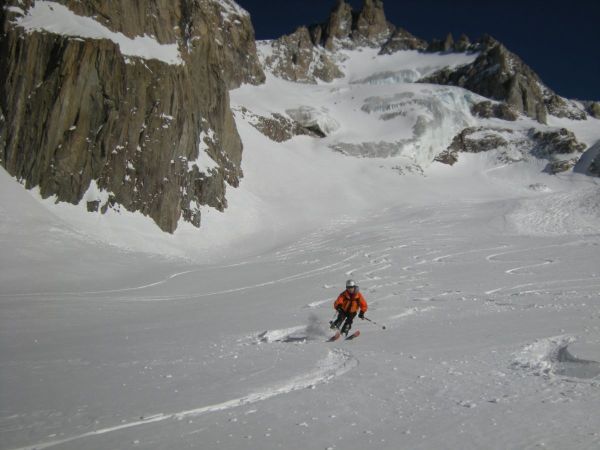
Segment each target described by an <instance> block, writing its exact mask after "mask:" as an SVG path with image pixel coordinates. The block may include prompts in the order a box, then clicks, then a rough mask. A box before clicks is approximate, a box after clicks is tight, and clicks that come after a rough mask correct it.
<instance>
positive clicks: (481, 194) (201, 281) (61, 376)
mask: <svg viewBox="0 0 600 450" xmlns="http://www.w3.org/2000/svg"><path fill="white" fill-rule="evenodd" d="M365 55H367V56H368V57H369V58H371V56H372V55H370V54H369V53H368V52H366V53H363V54H362V55H358V56H356V55H355V56H356V57H357V58H360V57H364V56H365ZM401 56H402V55H400V56H398V58H401ZM404 56H405V57H406V61H407V63H406V67H404V66H402V65H400V66H399V65H398V64H400V62H401V61H400V62H398V61H396V63H395V64H390V63H389V60H388V59H386V60H385V61H384V62H382V63H381V65H380V66H377V64H376V63H377V61H376V60H373V62H372V63H371V65H370V66H365V64H360V61H359V60H355V59H352V58H350V59H348V61H347V67H348V68H352V67H356V68H361V70H362V72H359V71H358V69H357V72H355V73H352V71H349V75H348V77H347V79H345V80H339V81H337V82H335V83H332V84H328V85H325V84H320V85H316V86H309V85H294V84H292V83H287V82H284V81H281V80H277V79H274V78H273V77H270V78H269V80H268V82H267V83H266V84H265V85H263V86H257V87H255V86H244V87H242V88H240V89H238V90H236V91H234V92H232V106H233V108H234V110H235V111H236V120H237V125H238V129H239V131H240V135H241V136H242V140H243V142H244V146H245V150H244V161H243V170H244V174H245V177H244V179H243V180H242V183H241V186H240V188H239V189H232V188H229V189H228V200H229V208H228V209H227V211H226V212H225V213H224V214H223V213H219V212H216V211H214V210H211V209H209V208H204V209H203V224H202V229H201V230H200V231H198V230H195V229H193V228H192V227H191V226H186V225H185V224H183V223H182V224H181V226H180V227H179V229H178V230H177V232H176V233H175V234H174V235H165V234H162V233H160V231H159V229H158V228H157V227H156V226H155V225H154V224H153V223H152V222H151V221H150V220H148V219H147V218H145V217H143V216H141V215H136V214H132V213H127V212H126V211H121V212H120V213H119V212H117V211H109V213H107V214H106V215H98V214H89V213H86V212H84V210H85V207H84V206H74V205H65V204H55V203H54V200H53V199H46V200H41V199H40V198H39V195H38V194H37V193H36V191H35V190H34V191H26V190H24V189H23V187H22V186H21V185H20V184H18V183H17V182H16V181H15V180H13V179H12V178H10V177H9V176H8V174H7V173H6V172H4V171H3V170H0V242H1V245H2V252H1V254H0V255H1V256H0V306H1V308H2V314H1V315H0V355H1V362H0V447H1V448H3V449H7V450H8V449H11V450H12V449H34V448H35V449H44V448H60V449H77V450H86V449H90V450H91V449H94V450H95V449H138V448H139V449H183V448H202V449H209V448H210V449H213V448H215V449H217V448H219V449H220V448H223V449H265V450H269V449H281V448H283V449H323V450H324V449H345V450H350V449H357V450H358V449H367V448H368V449H398V448H402V449H458V448H461V449H481V448H489V449H507V448H515V449H516V448H519V449H523V448H553V449H561V448H569V449H597V448H599V447H600V416H599V415H598V406H599V405H600V363H599V362H600V301H599V300H600V203H599V202H600V200H599V199H600V186H599V181H598V179H597V178H592V177H587V176H584V175H581V174H578V173H572V172H569V173H566V174H562V175H558V176H551V175H548V174H546V173H544V172H543V169H544V167H545V164H546V162H545V161H541V160H536V159H535V158H526V159H524V160H522V161H519V162H516V163H507V162H506V161H505V160H503V159H502V158H501V156H502V155H501V152H499V151H491V152H488V153H481V154H469V155H467V154H461V155H460V157H459V161H458V163H457V164H455V165H454V166H452V167H450V166H446V165H442V164H440V163H435V162H433V156H434V155H435V154H436V153H439V151H441V150H443V149H444V148H445V147H444V145H446V146H447V144H448V143H449V140H451V138H452V136H453V135H454V133H455V132H457V131H459V130H460V129H461V128H462V127H463V126H467V125H469V124H478V123H481V122H482V119H475V118H473V117H472V116H471V114H470V112H469V104H470V102H471V101H473V100H474V99H475V96H474V94H470V93H468V92H467V91H464V90H461V89H459V88H448V87H436V86H430V85H414V84H410V83H406V81H413V80H412V79H411V78H410V77H408V78H402V77H399V76H398V77H391V79H392V80H393V81H394V82H393V83H391V84H382V83H381V82H380V81H381V80H383V79H384V78H385V77H380V76H378V77H375V78H371V80H375V79H376V80H377V82H373V83H351V81H357V80H364V79H366V78H368V77H369V76H372V75H374V74H381V73H385V72H390V71H396V72H398V71H400V70H401V69H403V67H404V68H405V69H407V70H408V69H410V70H417V69H419V67H421V68H427V70H432V69H431V68H432V67H434V66H435V64H438V65H439V64H441V65H446V64H449V62H448V61H445V60H444V61H441V62H440V60H439V59H438V60H436V59H435V58H433V57H431V55H429V56H428V60H427V61H423V62H422V64H421V63H419V64H417V63H413V62H414V61H415V58H417V55H416V54H413V52H406V55H404ZM434 56H435V55H434ZM446 56H448V55H446ZM440 58H441V57H440ZM461 58H463V59H464V58H467V56H465V55H463V56H461ZM409 61H413V62H411V63H410V64H409ZM458 62H460V61H458ZM458 62H457V63H458ZM363 63H364V61H363ZM463 63H464V62H463ZM411 64H412V65H411ZM365 67H370V68H371V70H370V72H369V73H367V72H366V71H365V70H364V68H365ZM417 71H419V73H421V72H426V70H425V69H423V70H420V69H419V70H417ZM388 78H389V77H388ZM475 100H476V99H475ZM390 105H392V106H390ZM393 105H396V106H393ZM378 106H381V108H380V109H381V111H376V109H377V108H376V107H378ZM242 107H245V108H248V109H249V110H251V111H252V112H253V113H256V114H260V115H265V116H266V115H269V114H271V113H275V112H277V113H281V114H285V111H286V110H289V109H299V108H302V107H311V108H313V110H314V111H317V112H318V114H319V117H318V119H319V120H322V121H325V122H322V123H327V124H330V125H331V124H333V123H334V122H332V121H328V118H327V117H324V116H321V114H325V113H327V114H329V115H330V118H331V119H332V120H334V121H335V123H337V124H338V125H339V127H335V126H332V127H330V128H329V129H330V131H331V133H330V134H329V135H327V136H326V137H325V138H323V139H317V138H309V137H306V136H300V137H295V138H293V139H291V140H289V141H287V142H284V143H275V142H273V141H270V140H269V139H268V138H266V137H265V136H263V135H262V134H261V133H259V132H258V131H257V130H256V129H255V128H254V127H253V126H252V125H251V124H250V123H249V122H247V121H245V120H244V119H243V117H242V115H241V114H240V113H239V111H240V110H241V108H242ZM323 108H325V109H323ZM384 109H385V111H387V112H393V113H401V114H398V115H395V116H394V117H392V118H386V119H382V118H381V117H380V114H381V113H382V111H383V110H384ZM300 110H301V111H303V112H306V111H311V110H309V109H306V108H305V109H300ZM449 111H452V113H450V112H449ZM419 117H423V119H419ZM492 122H493V121H492ZM418 123H420V125H419V126H417V127H415V125H416V124H418ZM598 123H600V122H599V121H595V120H592V119H590V120H589V121H586V123H577V124H574V125H573V129H575V132H576V133H577V135H578V136H580V138H581V139H582V140H583V141H584V142H586V143H587V144H588V145H590V146H591V145H592V144H593V143H594V142H596V141H598V140H600V127H598ZM561 124H562V126H566V125H565V124H566V121H562V122H561ZM553 125H554V124H553ZM510 126H513V127H515V128H524V127H528V126H531V122H530V121H528V120H527V119H520V120H519V121H518V122H516V123H513V124H512V125H510ZM382 142H383V143H384V144H389V143H393V142H401V144H399V145H397V146H396V147H394V149H395V151H396V152H388V153H385V152H384V153H378V152H381V151H383V150H382V149H384V150H385V148H391V147H389V146H388V147H386V145H383V144H381V143H382ZM342 144H344V145H346V147H342V148H345V149H349V148H351V147H349V145H350V144H352V145H359V144H360V145H362V144H365V145H363V146H362V147H361V148H367V149H369V152H370V151H371V150H372V151H374V152H375V153H369V154H368V155H354V156H351V155H350V154H349V153H348V152H346V153H344V152H343V151H340V150H339V149H336V145H337V146H339V145H342ZM367 144H368V145H367ZM354 148H356V147H354ZM417 167H418V170H417V169H416V168H417ZM411 168H414V169H415V170H414V171H412V172H411V170H410V169H411ZM347 278H353V279H355V280H357V281H358V282H359V284H360V287H361V291H362V292H363V294H364V295H365V297H366V300H367V301H368V303H369V311H368V313H367V317H369V318H370V319H372V320H373V321H375V322H376V324H374V323H369V322H367V321H361V320H359V319H357V320H356V321H355V328H356V329H359V330H360V331H361V336H360V337H359V338H358V339H356V340H353V341H338V342H335V343H329V342H326V341H327V339H328V337H329V336H330V335H331V331H330V330H328V321H329V320H331V319H332V318H333V309H332V303H333V301H334V299H335V297H336V296H337V295H338V294H339V292H340V291H341V290H342V289H343V285H344V282H345V280H346V279H347ZM383 326H385V327H386V329H385V330H384V329H383V328H382V327H383Z"/></svg>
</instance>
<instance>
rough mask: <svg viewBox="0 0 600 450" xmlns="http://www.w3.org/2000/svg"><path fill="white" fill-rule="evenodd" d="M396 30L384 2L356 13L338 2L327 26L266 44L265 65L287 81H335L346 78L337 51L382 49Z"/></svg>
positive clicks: (370, 1)
mask: <svg viewBox="0 0 600 450" xmlns="http://www.w3.org/2000/svg"><path fill="white" fill-rule="evenodd" d="M394 30H395V27H394V26H393V25H392V24H390V23H389V22H387V20H386V18H385V13H384V10H383V2H382V1H381V0H363V5H362V9H361V10H360V11H359V12H355V11H353V10H352V7H351V6H350V5H349V4H348V3H346V2H345V1H344V0H338V1H337V3H336V5H335V7H334V8H333V9H332V11H331V14H330V16H329V19H328V20H327V21H326V22H325V23H322V24H317V25H312V26H310V27H299V28H298V29H297V30H296V31H294V32H293V33H292V34H289V35H286V36H283V37H281V38H279V39H277V40H274V41H272V42H269V43H266V44H265V45H267V46H268V49H265V50H266V51H265V52H264V54H265V56H264V58H263V63H264V65H265V67H266V68H268V69H269V70H270V71H271V72H272V73H273V74H274V75H276V76H278V77H280V78H283V79H285V80H289V81H299V82H305V83H316V82H317V80H322V81H332V80H334V79H335V78H340V77H343V76H344V74H343V73H342V72H341V71H340V69H339V67H338V65H337V62H338V61H337V55H336V53H335V52H336V50H338V49H340V48H346V49H353V48H357V47H373V48H380V47H381V46H382V45H384V44H385V43H386V42H388V41H389V39H390V37H391V36H392V35H393V33H394ZM415 39H416V38H415Z"/></svg>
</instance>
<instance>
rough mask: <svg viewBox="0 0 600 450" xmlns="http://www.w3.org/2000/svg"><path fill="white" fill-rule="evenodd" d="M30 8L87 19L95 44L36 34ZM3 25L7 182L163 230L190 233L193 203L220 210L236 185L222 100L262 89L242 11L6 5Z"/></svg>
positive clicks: (55, 32) (221, 6)
mask: <svg viewBox="0 0 600 450" xmlns="http://www.w3.org/2000/svg"><path fill="white" fill-rule="evenodd" d="M40 8H46V9H45V10H44V11H42V12H43V13H45V14H52V13H55V12H59V13H61V14H63V15H67V16H68V17H69V18H70V20H71V23H72V24H78V23H80V21H81V19H82V18H84V17H85V18H86V19H85V20H87V21H89V20H92V18H93V20H96V21H97V26H95V27H94V29H95V30H100V35H90V34H86V33H88V31H86V29H87V28H86V27H85V26H83V27H81V28H80V29H78V30H76V31H73V30H72V29H71V30H61V29H57V28H48V29H44V26H43V23H42V24H41V25H40V24H39V23H38V25H37V26H32V25H31V24H32V23H34V24H35V23H36V22H35V20H34V19H35V17H36V14H37V13H39V12H40ZM0 14H1V16H0V20H1V23H2V33H3V37H2V40H1V42H0V82H1V88H0V89H2V95H1V96H0V97H1V98H0V115H1V119H2V120H0V164H2V165H3V166H4V167H5V168H6V170H7V171H8V172H9V173H10V174H11V175H13V176H15V177H17V178H18V179H19V180H21V181H22V182H24V184H25V185H26V187H27V188H33V187H35V186H39V191H40V193H41V195H42V196H43V197H50V196H56V199H57V201H64V202H70V203H74V204H78V203H80V202H82V201H84V202H86V203H87V206H88V209H89V210H100V211H102V212H105V211H107V209H109V208H118V207H120V206H122V207H124V208H125V209H127V210H129V211H135V212H141V213H142V214H144V215H147V216H149V217H151V218H152V219H153V220H154V221H155V222H156V223H157V225H158V226H159V227H160V228H161V229H162V230H164V231H168V232H173V231H174V230H175V229H176V227H177V225H178V222H179V220H180V219H181V218H183V219H184V220H186V221H189V222H191V223H192V224H194V225H196V226H200V206H201V205H208V206H211V207H214V208H217V209H220V210H222V209H224V208H225V207H226V205H227V201H226V198H225V185H226V183H227V184H230V185H232V186H237V185H238V183H239V179H240V177H241V176H242V171H241V157H242V143H241V141H240V138H239V135H238V133H237V130H236V127H235V123H234V120H233V115H232V112H231V110H230V108H229V94H228V89H230V88H232V87H235V86H238V85H239V84H240V83H253V84H257V83H261V82H262V81H263V80H264V74H263V72H262V69H261V67H260V65H259V62H258V58H257V57H256V51H255V43H254V31H253V29H252V25H251V22H250V18H249V16H248V14H247V13H246V12H245V11H244V10H243V9H241V8H240V7H239V6H237V4H235V3H234V2H233V1H231V0H220V1H214V0H204V1H200V2H198V1H192V0H183V1H181V2H172V3H169V2H167V3H164V2H158V1H156V0H140V1H137V2H129V1H125V0H118V1H112V2H96V1H93V0H62V1H61V2H60V3H58V2H57V3H55V2H43V3H42V2H38V3H37V4H36V2H35V1H33V0H26V1H17V0H12V1H11V2H10V4H9V7H7V8H6V9H1V10H0ZM38 22H39V21H38ZM85 23H88V24H89V22H85ZM132 43H133V44H134V45H131V44H132ZM140 47H142V48H143V49H145V50H146V51H145V53H144V52H141V53H140V51H139V48H140Z"/></svg>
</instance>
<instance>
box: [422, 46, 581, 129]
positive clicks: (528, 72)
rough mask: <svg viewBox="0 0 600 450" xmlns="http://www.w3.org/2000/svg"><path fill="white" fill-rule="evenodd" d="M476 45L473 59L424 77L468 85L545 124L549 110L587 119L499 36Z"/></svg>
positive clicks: (465, 86) (440, 82) (425, 79)
mask: <svg viewBox="0 0 600 450" xmlns="http://www.w3.org/2000/svg"><path fill="white" fill-rule="evenodd" d="M446 44H448V42H446ZM448 45H449V44H448ZM443 48H445V46H443ZM443 48H442V49H443ZM472 48H474V49H475V48H476V49H478V51H480V55H479V56H478V57H477V59H476V60H475V61H474V62H473V63H471V64H467V65H465V66H461V67H458V68H456V69H443V70H441V71H439V72H437V73H435V74H433V75H430V76H428V77H426V78H424V79H422V80H420V81H421V82H425V83H436V84H447V85H452V86H460V87H464V88H465V89H468V90H470V91H473V92H475V93H477V94H480V95H483V96H484V97H488V98H491V99H494V100H498V101H503V102H506V103H507V104H508V105H509V106H510V107H511V108H513V109H514V110H515V111H517V112H520V113H523V114H525V115H526V116H529V117H531V118H533V119H535V120H537V121H538V122H540V123H543V124H545V123H546V122H547V114H548V113H549V114H552V115H554V116H558V117H568V118H571V119H578V120H582V119H585V117H586V115H585V112H584V111H582V110H581V109H580V108H578V107H577V105H576V104H574V103H573V102H569V101H567V100H565V99H562V98H561V97H559V96H557V95H556V94H555V93H554V92H552V90H550V89H549V88H548V87H546V86H545V85H544V84H543V83H542V81H541V79H540V78H539V76H538V75H537V74H536V73H535V72H534V71H533V70H532V69H531V68H530V67H529V66H527V65H526V64H525V63H524V62H523V61H522V60H521V59H520V58H519V57H518V56H517V55H515V54H514V53H512V52H510V51H509V50H508V49H507V48H506V47H505V46H504V45H502V44H501V43H499V42H498V41H496V40H495V39H493V38H491V37H490V36H485V37H484V38H482V39H481V40H480V41H479V42H478V44H477V45H476V46H475V47H472ZM430 50H431V49H430Z"/></svg>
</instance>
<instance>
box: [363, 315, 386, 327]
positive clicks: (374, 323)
mask: <svg viewBox="0 0 600 450" xmlns="http://www.w3.org/2000/svg"><path fill="white" fill-rule="evenodd" d="M364 319H365V320H368V321H369V322H371V323H372V324H373V325H377V326H381V329H382V330H385V325H381V324H379V323H377V322H375V321H374V320H371V319H369V318H368V317H365V318H364Z"/></svg>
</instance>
